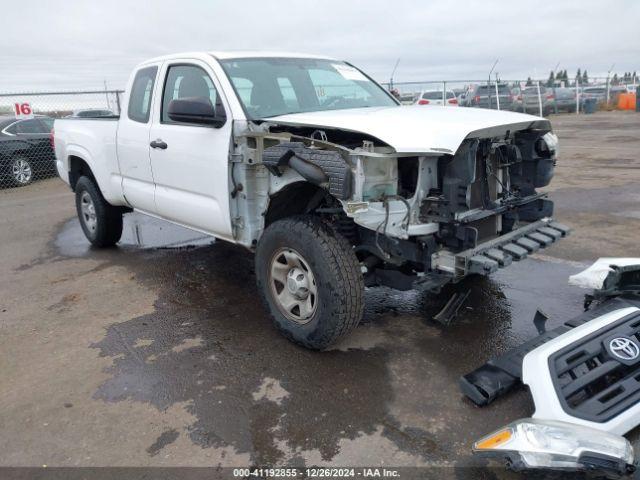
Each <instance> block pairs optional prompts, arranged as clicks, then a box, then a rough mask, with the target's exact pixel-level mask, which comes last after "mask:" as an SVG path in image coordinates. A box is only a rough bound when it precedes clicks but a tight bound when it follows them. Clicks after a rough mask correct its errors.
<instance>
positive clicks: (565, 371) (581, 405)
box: [549, 313, 640, 423]
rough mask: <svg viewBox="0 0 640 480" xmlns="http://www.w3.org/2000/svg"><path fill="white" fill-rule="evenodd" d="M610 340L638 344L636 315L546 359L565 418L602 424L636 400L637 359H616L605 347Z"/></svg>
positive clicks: (639, 383) (639, 387) (639, 393)
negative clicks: (622, 340) (628, 340)
mask: <svg viewBox="0 0 640 480" xmlns="http://www.w3.org/2000/svg"><path fill="white" fill-rule="evenodd" d="M614 337H627V338H629V339H631V340H633V341H635V342H636V343H637V344H638V345H640V314H639V313H632V314H631V315H628V316H626V317H624V318H622V319H620V320H618V321H617V322H616V323H614V324H612V325H609V326H608V327H606V328H604V329H601V330H599V331H597V332H595V333H593V334H592V335H590V336H587V337H585V338H582V339H580V340H579V341H578V342H575V343H573V344H571V345H569V346H567V347H565V348H564V349H562V350H560V351H558V352H556V353H554V354H553V355H551V356H550V357H549V368H550V372H551V378H552V379H553V382H554V385H555V388H556V393H557V394H558V398H559V399H560V403H561V404H562V407H563V409H564V410H565V412H566V413H568V414H569V415H572V416H574V417H577V418H581V419H584V420H589V421H592V422H600V423H603V422H607V421H608V420H610V419H612V418H614V417H615V416H617V415H619V414H620V413H621V412H623V411H624V410H627V409H628V408H630V407H631V406H633V405H634V404H636V403H638V401H640V359H638V361H636V362H635V363H633V362H626V363H624V362H622V361H620V360H618V359H616V357H614V356H613V355H612V354H611V353H609V351H608V350H607V347H606V345H608V343H609V341H610V340H611V339H612V338H614Z"/></svg>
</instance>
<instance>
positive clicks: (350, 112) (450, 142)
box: [266, 105, 551, 154]
mask: <svg viewBox="0 0 640 480" xmlns="http://www.w3.org/2000/svg"><path fill="white" fill-rule="evenodd" d="M266 120H267V121H268V122H270V123H277V124H281V125H292V126H309V127H318V128H326V129H340V130H349V131H353V132H360V133H365V134H368V135H371V136H372V137H375V138H377V139H379V140H381V141H383V142H384V143H386V144H387V145H390V146H391V147H393V148H394V149H395V151H396V152H398V153H438V154H442V153H452V154H453V153H455V152H456V150H457V149H458V147H459V146H460V144H461V143H462V141H463V140H464V139H465V138H467V137H469V138H473V137H480V136H486V137H488V136H497V135H502V134H504V133H506V131H507V130H511V131H514V130H523V129H526V128H529V127H533V126H534V124H536V123H537V122H542V123H537V124H536V127H537V128H542V129H545V130H551V124H550V123H549V122H548V121H547V120H545V119H544V118H541V117H534V116H532V115H525V114H522V113H514V112H505V111H497V110H488V109H481V108H451V107H438V106H428V107H425V106H422V105H410V106H397V107H374V108H353V109H346V110H326V111H321V112H308V113H292V114H288V115H279V116H277V117H270V118H268V119H266Z"/></svg>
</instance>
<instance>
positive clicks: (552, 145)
mask: <svg viewBox="0 0 640 480" xmlns="http://www.w3.org/2000/svg"><path fill="white" fill-rule="evenodd" d="M542 139H543V140H544V143H546V144H547V148H548V149H549V151H550V152H553V153H555V154H556V157H557V156H558V155H559V153H560V149H559V145H558V136H557V135H556V134H555V133H553V132H548V133H545V134H544V135H543V136H542Z"/></svg>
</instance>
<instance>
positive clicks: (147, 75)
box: [127, 67, 158, 123]
mask: <svg viewBox="0 0 640 480" xmlns="http://www.w3.org/2000/svg"><path fill="white" fill-rule="evenodd" d="M157 73H158V67H147V68H142V69H140V70H138V73H136V78H134V80H133V85H132V86H131V95H130V96H129V108H128V110H127V114H128V116H129V118H130V119H131V120H133V121H136V122H140V123H147V122H148V121H149V113H150V110H151V94H152V92H153V84H154V83H155V80H156V74H157Z"/></svg>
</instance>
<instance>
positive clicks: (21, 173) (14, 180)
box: [9, 155, 34, 187]
mask: <svg viewBox="0 0 640 480" xmlns="http://www.w3.org/2000/svg"><path fill="white" fill-rule="evenodd" d="M33 174H34V172H33V162H32V161H31V160H30V159H29V158H27V157H25V156H23V155H19V156H17V157H15V158H13V159H12V160H11V164H10V165H9V176H10V179H11V185H13V186H14V187H24V186H25V185H29V184H30V183H31V182H33Z"/></svg>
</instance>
